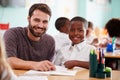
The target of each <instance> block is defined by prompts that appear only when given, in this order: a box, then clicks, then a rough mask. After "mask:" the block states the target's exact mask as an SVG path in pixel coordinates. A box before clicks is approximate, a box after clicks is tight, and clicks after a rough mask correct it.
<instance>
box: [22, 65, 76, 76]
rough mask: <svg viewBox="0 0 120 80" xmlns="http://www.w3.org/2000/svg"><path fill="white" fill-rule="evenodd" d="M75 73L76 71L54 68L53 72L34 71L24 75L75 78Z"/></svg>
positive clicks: (59, 67)
mask: <svg viewBox="0 0 120 80" xmlns="http://www.w3.org/2000/svg"><path fill="white" fill-rule="evenodd" d="M76 73H77V71H76V70H68V69H67V68H64V67H61V66H56V70H55V71H45V72H43V71H36V70H29V71H27V72H26V73H25V74H24V75H38V76H39V75H61V76H62V75H64V76H75V75H76Z"/></svg>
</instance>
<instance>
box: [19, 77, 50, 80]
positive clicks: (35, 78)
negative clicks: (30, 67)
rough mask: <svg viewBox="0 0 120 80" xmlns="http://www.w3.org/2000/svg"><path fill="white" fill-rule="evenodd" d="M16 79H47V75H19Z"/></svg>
mask: <svg viewBox="0 0 120 80" xmlns="http://www.w3.org/2000/svg"><path fill="white" fill-rule="evenodd" d="M17 80H48V78H47V76H19V77H18V79H17Z"/></svg>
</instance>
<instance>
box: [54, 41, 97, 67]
mask: <svg viewBox="0 0 120 80" xmlns="http://www.w3.org/2000/svg"><path fill="white" fill-rule="evenodd" d="M92 49H95V47H94V46H92V45H89V44H86V42H85V41H83V42H81V43H79V44H76V45H74V46H72V45H68V46H65V47H63V48H61V49H60V50H59V51H58V53H57V55H56V58H55V61H54V63H55V65H60V66H62V65H63V64H64V62H66V61H69V60H80V61H87V62H88V61H89V54H90V50H92Z"/></svg>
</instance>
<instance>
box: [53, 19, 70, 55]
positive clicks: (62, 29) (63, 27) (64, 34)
mask: <svg viewBox="0 0 120 80" xmlns="http://www.w3.org/2000/svg"><path fill="white" fill-rule="evenodd" d="M69 24H70V20H69V19H68V18H66V17H59V18H57V20H56V21H55V28H56V29H57V30H58V31H59V33H58V34H56V35H55V36H53V37H54V39H55V48H56V49H55V50H56V53H57V51H58V50H59V49H60V48H61V47H63V46H65V45H68V44H70V42H71V41H70V39H69V37H68V32H69V26H70V25H69Z"/></svg>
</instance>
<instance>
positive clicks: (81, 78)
mask: <svg viewBox="0 0 120 80" xmlns="http://www.w3.org/2000/svg"><path fill="white" fill-rule="evenodd" d="M14 72H15V74H16V75H18V76H19V75H22V74H24V73H25V72H26V71H25V70H14ZM48 80H101V79H97V78H89V70H87V69H86V70H82V71H78V72H77V74H76V76H48ZM102 80H120V71H115V70H113V71H112V77H111V78H105V79H102Z"/></svg>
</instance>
